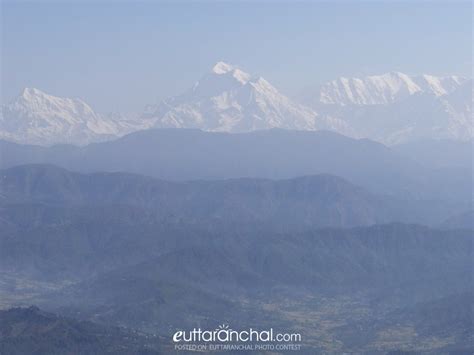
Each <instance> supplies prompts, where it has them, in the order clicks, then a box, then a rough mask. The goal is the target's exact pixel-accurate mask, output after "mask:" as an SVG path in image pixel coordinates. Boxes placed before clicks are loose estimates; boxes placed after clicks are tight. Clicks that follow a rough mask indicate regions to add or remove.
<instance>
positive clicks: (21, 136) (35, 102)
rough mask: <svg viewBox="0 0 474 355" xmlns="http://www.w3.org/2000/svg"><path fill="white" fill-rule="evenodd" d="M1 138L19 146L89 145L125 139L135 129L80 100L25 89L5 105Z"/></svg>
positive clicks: (1, 121) (0, 131)
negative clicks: (25, 144) (122, 136)
mask: <svg viewBox="0 0 474 355" xmlns="http://www.w3.org/2000/svg"><path fill="white" fill-rule="evenodd" d="M1 113H2V115H1V116H0V138H4V139H8V140H11V141H15V142H19V143H28V144H39V145H52V144H59V143H69V144H79V145H82V144H87V143H90V142H93V141H101V140H105V139H110V138H113V137H117V136H120V135H123V134H125V133H127V132H130V131H131V130H133V129H134V127H132V125H131V124H130V123H129V122H127V121H125V120H122V121H119V120H113V119H110V118H109V117H108V116H104V115H100V114H97V113H96V112H94V110H93V109H92V108H91V107H90V106H89V105H88V104H86V103H85V102H84V101H82V100H81V99H71V98H64V97H57V96H53V95H50V94H47V93H45V92H43V91H41V90H38V89H35V88H25V89H23V90H22V92H21V93H20V95H18V96H17V97H16V98H15V99H13V100H12V101H11V102H10V103H8V104H6V105H3V106H2V108H1Z"/></svg>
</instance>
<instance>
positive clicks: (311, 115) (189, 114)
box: [142, 62, 344, 132]
mask: <svg viewBox="0 0 474 355" xmlns="http://www.w3.org/2000/svg"><path fill="white" fill-rule="evenodd" d="M142 118H143V119H146V120H152V121H154V122H155V127H176V128H199V129H203V130H207V131H226V132H246V131H253V130H257V129H268V128H288V129H302V130H314V129H320V128H325V129H336V128H337V129H339V130H343V129H344V127H343V126H344V124H343V122H340V121H338V120H337V119H332V118H330V119H326V118H323V117H319V116H318V115H317V113H316V112H315V111H314V110H312V109H310V108H308V107H305V106H303V105H301V104H298V103H296V102H294V101H292V100H290V99H289V98H288V97H286V96H284V95H283V94H281V93H280V92H279V91H278V90H277V89H276V88H275V87H273V86H272V85H271V84H270V83H269V82H268V81H266V80H265V79H263V78H260V77H252V75H250V74H248V73H246V72H244V71H243V70H241V69H239V68H237V67H236V66H233V65H230V64H226V63H223V62H219V63H217V64H216V65H215V66H214V67H213V69H212V71H211V73H209V74H207V75H204V76H203V77H202V78H201V79H200V80H199V81H198V82H196V83H195V84H194V86H193V87H192V88H191V89H190V90H188V91H186V92H185V93H183V94H182V95H179V96H176V97H172V98H169V99H166V100H163V101H162V102H160V103H158V104H157V105H151V106H148V107H147V108H146V109H145V112H144V113H143V115H142Z"/></svg>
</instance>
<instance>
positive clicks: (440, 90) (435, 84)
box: [318, 72, 466, 106]
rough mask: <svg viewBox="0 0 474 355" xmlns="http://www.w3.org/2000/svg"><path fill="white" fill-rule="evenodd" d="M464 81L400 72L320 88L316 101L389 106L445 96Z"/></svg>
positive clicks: (339, 80)
mask: <svg viewBox="0 0 474 355" xmlns="http://www.w3.org/2000/svg"><path fill="white" fill-rule="evenodd" d="M465 80H466V79H463V78H459V77H456V76H449V77H435V76H432V75H420V76H409V75H407V74H403V73H400V72H390V73H386V74H382V75H372V76H367V77H364V78H344V77H341V78H339V79H336V80H333V81H330V82H328V83H326V84H324V85H322V87H321V89H320V91H319V99H318V101H319V102H320V103H322V104H336V105H342V106H344V105H378V104H389V103H393V102H396V101H399V100H403V99H406V98H407V97H409V96H411V95H415V94H420V93H422V94H429V95H435V96H441V95H446V94H448V93H450V92H452V91H453V90H455V89H456V88H457V87H459V86H460V85H461V84H462V83H463V82H464V81H465Z"/></svg>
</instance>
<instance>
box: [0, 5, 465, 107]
mask: <svg viewBox="0 0 474 355" xmlns="http://www.w3.org/2000/svg"><path fill="white" fill-rule="evenodd" d="M1 57H2V58H1V59H2V71H1V74H2V77H1V84H2V101H4V102H5V101H8V100H10V99H11V98H13V97H14V96H16V95H17V94H18V93H19V92H20V91H21V89H22V88H23V87H25V86H28V87H37V88H39V89H41V90H44V91H46V92H49V93H51V94H54V95H58V96H70V97H80V98H82V99H84V100H85V101H86V102H88V103H90V104H91V105H92V106H93V108H94V109H96V110H97V111H141V110H142V108H143V106H144V105H145V104H147V103H153V102H155V101H156V100H158V99H159V98H163V97H166V96H170V95H175V94H178V93H180V92H182V91H183V90H184V89H186V88H188V87H189V86H191V85H192V84H193V83H194V81H196V80H197V79H199V77H200V76H201V75H202V74H203V73H205V72H206V71H207V70H209V68H210V67H211V66H212V65H213V63H214V62H216V61H219V60H224V61H227V62H230V63H234V64H237V65H239V66H240V67H242V68H243V69H246V70H247V71H249V72H251V73H254V74H257V75H261V76H263V77H265V78H266V79H267V80H269V81H270V82H271V83H273V84H274V85H275V86H277V88H279V89H280V90H281V91H282V92H284V93H286V94H289V95H292V96H294V95H296V94H298V93H300V92H301V90H302V89H303V88H305V87H308V86H312V85H317V84H318V83H320V82H323V81H326V80H329V79H332V78H335V77H337V76H341V75H344V76H353V75H365V74H379V73H383V72H386V71H402V72H406V73H409V74H417V73H432V74H451V73H452V74H458V75H464V76H471V70H472V8H471V3H470V2H469V1H464V2H460V1H449V2H448V1H444V2H432V1H430V2H428V1H425V2H421V1H420V2H415V1H406V2H400V1H398V2H390V1H378V2H375V1H372V2H362V1H347V2H343V1H332V2H317V1H313V2H309V1H306V2H294V1H292V2H290V1H288V2H278V3H277V2H269V1H267V2H259V3H255V2H237V1H235V2H230V1H226V2H211V1H207V2H184V1H180V2H176V1H175V2H174V3H173V2H139V3H137V2H114V1H108V2H105V1H102V2H98V1H95V2H88V3H84V2H72V1H69V2H65V1H62V2H44V1H36V2H25V1H21V2H15V1H3V4H2V56H1Z"/></svg>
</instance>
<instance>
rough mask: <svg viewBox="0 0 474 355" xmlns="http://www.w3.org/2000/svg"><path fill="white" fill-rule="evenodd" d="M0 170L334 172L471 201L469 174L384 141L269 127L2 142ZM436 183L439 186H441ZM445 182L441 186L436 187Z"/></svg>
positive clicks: (276, 175)
mask: <svg viewBox="0 0 474 355" xmlns="http://www.w3.org/2000/svg"><path fill="white" fill-rule="evenodd" d="M0 152H1V154H2V157H1V158H0V165H1V167H4V168H7V167H11V166H14V165H20V164H30V163H50V164H55V165H59V166H62V167H65V168H68V169H71V170H74V171H82V172H94V171H108V172H114V171H122V172H132V173H137V174H142V175H148V176H154V177H158V178H161V179H166V180H196V179H207V180H215V179H229V178H241V177H252V178H271V179H285V178H294V177H297V176H305V175H314V174H321V173H326V174H332V175H337V176H340V177H342V178H345V179H347V180H349V181H350V182H352V183H355V184H358V185H361V186H363V187H365V188H368V189H369V190H372V191H375V192H382V193H390V194H397V195H399V196H406V195H409V196H414V197H417V198H431V199H433V198H443V199H447V200H453V199H454V200H461V201H466V200H467V201H470V199H469V198H466V191H468V190H470V189H471V188H472V179H471V175H470V173H469V171H463V170H461V171H458V172H457V173H456V179H455V180H454V181H452V179H451V178H452V176H451V175H452V174H451V175H450V174H444V175H443V178H442V181H439V179H438V180H433V181H432V173H433V171H432V170H433V169H434V168H437V166H433V167H432V166H429V164H428V166H426V164H420V163H418V162H416V161H415V160H413V159H411V157H410V156H409V154H405V153H406V152H404V153H403V154H402V153H400V152H397V151H395V150H393V149H390V148H388V147H386V146H384V145H382V144H379V143H376V142H373V141H370V140H367V139H361V140H357V139H352V138H348V137H345V136H343V135H340V134H337V133H333V132H328V131H316V132H309V131H290V130H279V129H273V130H267V131H257V132H252V133H241V134H227V133H215V132H214V133H213V132H203V131H199V130H192V129H152V130H146V131H140V132H135V133H132V134H129V135H127V136H124V137H122V138H120V139H117V140H115V141H111V142H105V143H95V144H90V145H88V146H85V147H81V148H80V147H74V146H53V147H50V148H45V147H35V146H25V145H18V144H13V143H9V142H4V141H3V142H0ZM440 184H441V185H440ZM440 187H443V189H440Z"/></svg>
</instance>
